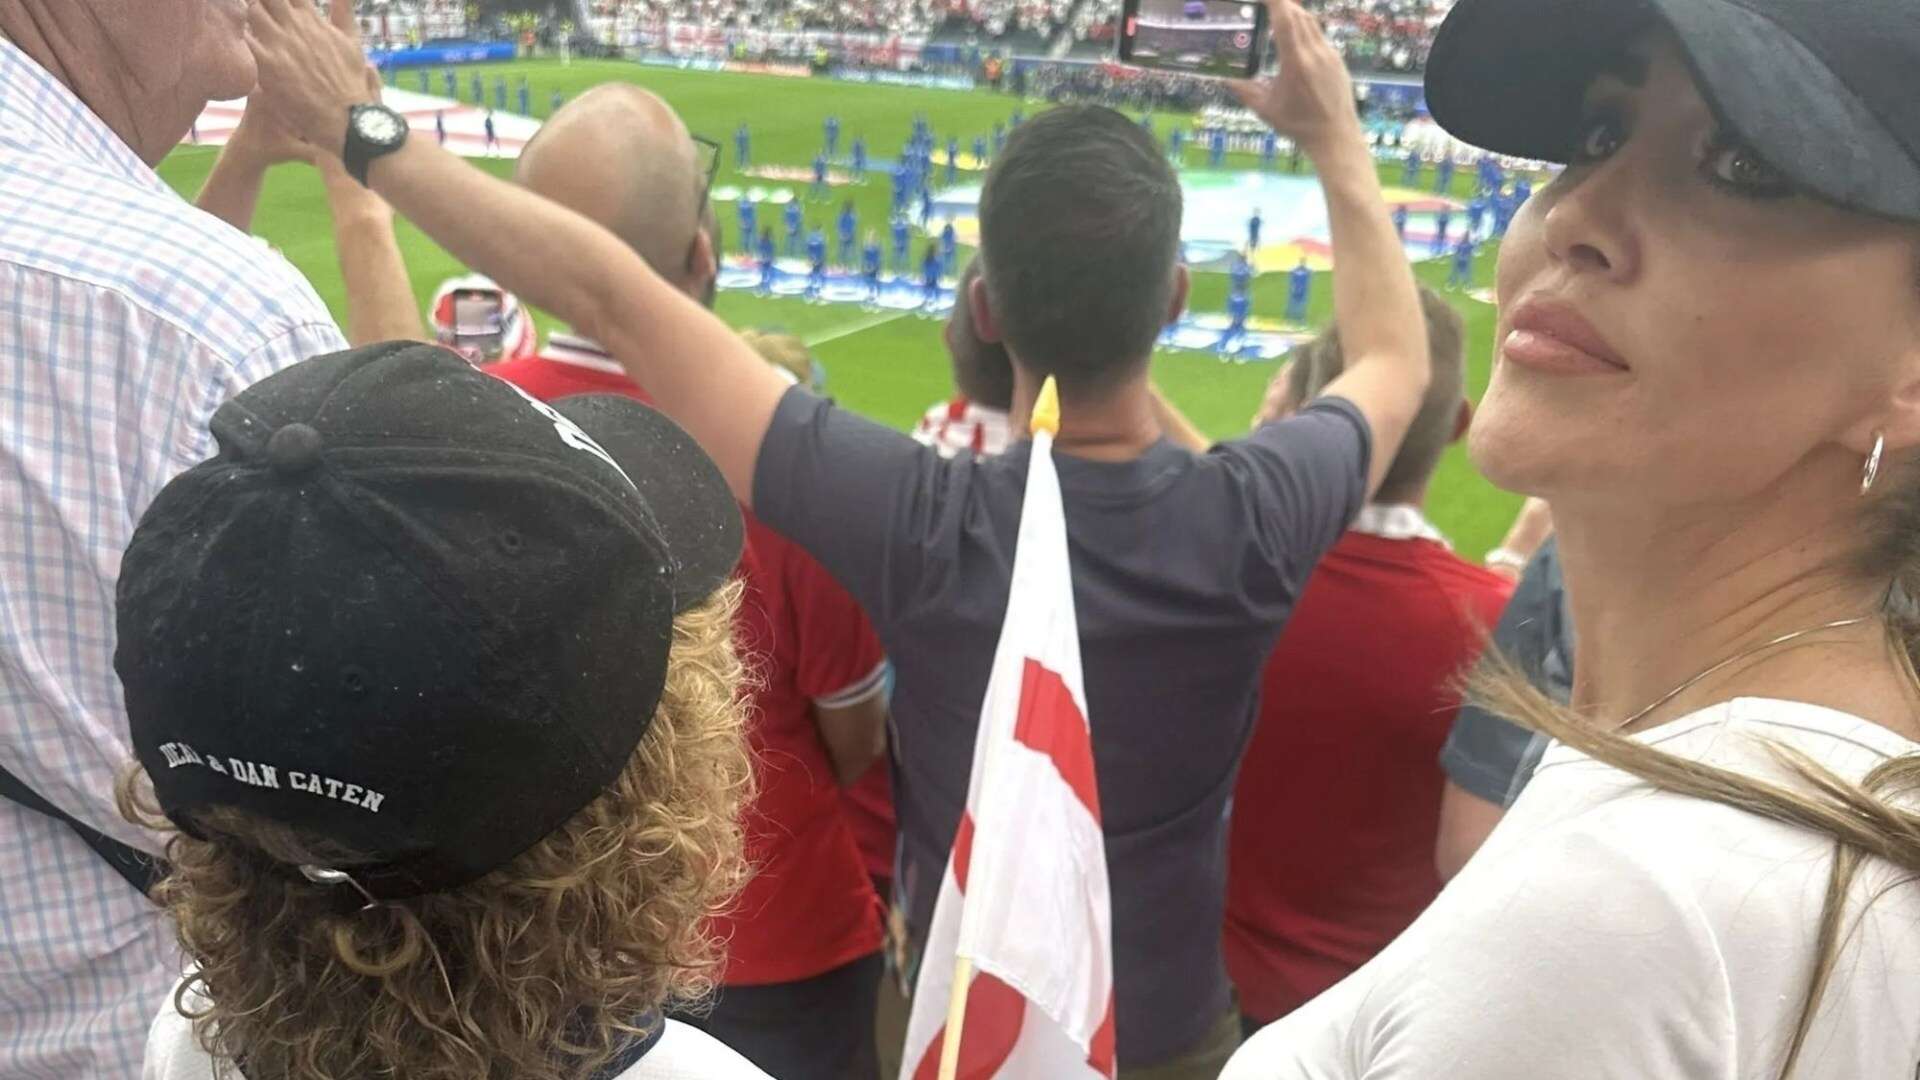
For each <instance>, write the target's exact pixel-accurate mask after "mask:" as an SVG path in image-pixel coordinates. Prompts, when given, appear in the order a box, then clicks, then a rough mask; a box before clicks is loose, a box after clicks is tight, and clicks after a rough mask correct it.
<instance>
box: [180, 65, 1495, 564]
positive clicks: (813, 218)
mask: <svg viewBox="0 0 1920 1080" xmlns="http://www.w3.org/2000/svg"><path fill="white" fill-rule="evenodd" d="M480 70H481V72H482V74H484V75H485V77H486V82H487V85H488V87H489V93H490V92H491V86H492V82H493V76H494V75H496V74H498V75H502V76H505V77H506V78H507V80H508V83H509V85H510V86H514V85H517V82H518V80H519V78H520V77H522V76H525V77H526V79H527V80H528V82H529V84H530V86H531V89H532V98H533V102H534V107H535V109H536V114H537V115H539V116H542V117H544V116H545V111H546V109H547V108H548V102H549V101H550V99H551V96H552V94H553V93H554V92H555V91H558V92H560V93H562V94H564V95H566V97H567V98H569V99H571V98H573V97H574V96H576V95H577V94H579V93H580V92H581V91H583V90H585V89H587V88H589V87H591V86H595V85H598V84H600V83H603V82H609V81H615V80H619V81H626V82H633V83H638V84H640V85H643V86H646V87H648V88H650V89H652V90H654V91H655V92H657V93H659V94H661V95H662V96H663V97H665V98H666V99H667V100H668V101H670V102H672V103H673V105H674V107H675V108H676V109H677V110H679V112H680V114H681V116H683V117H684V118H685V119H686V122H687V125H688V127H689V128H691V129H692V130H693V131H694V132H695V133H696V134H700V135H705V136H706V137H708V138H711V139H713V140H714V141H716V142H719V143H720V144H721V145H722V146H723V147H724V148H725V150H724V153H723V155H722V162H721V167H720V175H719V178H718V179H717V181H716V183H717V184H721V185H725V184H733V183H743V184H747V183H758V184H761V185H763V186H778V183H777V182H769V181H764V180H754V179H752V178H742V177H739V176H738V174H737V173H736V171H735V168H734V161H733V132H734V129H735V128H736V127H738V126H739V124H740V122H741V121H742V120H746V121H747V122H748V123H749V124H750V125H751V129H752V155H753V160H754V161H755V162H757V163H766V162H772V163H779V164H784V165H790V166H794V167H804V166H806V165H808V164H809V163H811V162H812V160H813V156H814V154H815V153H816V152H818V150H819V148H820V146H821V144H822V141H823V138H824V136H823V131H822V124H823V122H824V120H825V118H826V117H827V116H828V115H829V114H831V115H836V116H838V117H839V118H840V121H841V152H842V154H844V153H845V152H846V146H847V145H849V144H850V143H851V142H852V140H853V138H854V137H855V136H856V135H861V134H864V135H865V136H866V138H867V141H868V144H869V147H870V150H871V152H872V154H873V156H874V157H876V158H884V159H891V158H892V157H893V156H894V154H895V153H896V152H897V151H898V150H899V148H900V146H901V145H902V144H903V143H905V141H906V138H907V135H908V133H909V130H910V127H911V124H912V119H913V117H914V115H915V114H916V113H918V114H923V115H925V116H926V117H927V119H928V121H929V122H930V123H931V124H932V127H933V130H934V132H935V133H936V137H937V138H938V140H939V147H938V148H937V152H936V157H935V160H936V174H938V173H939V172H940V171H941V170H942V169H943V168H944V165H945V156H944V144H945V138H946V135H947V134H948V133H949V132H951V133H954V134H956V135H958V136H959V137H960V141H961V147H962V151H963V153H964V152H965V151H966V150H967V149H969V148H970V146H971V144H972V138H973V136H974V135H975V134H986V133H988V132H990V131H991V129H992V126H993V124H994V122H996V121H1001V122H1004V121H1005V120H1006V119H1007V118H1008V116H1009V115H1010V114H1011V113H1012V112H1013V111H1014V110H1015V109H1016V108H1022V107H1024V108H1025V110H1026V112H1027V113H1028V115H1032V114H1033V113H1034V112H1035V111H1036V109H1037V106H1034V105H1032V104H1027V105H1024V106H1023V105H1022V104H1021V103H1020V102H1018V101H1017V100H1016V99H1014V98H1011V97H1008V96H1005V95H1001V94H995V93H991V92H988V91H984V90H982V91H975V92H961V91H946V90H917V89H905V88H900V87H890V86H887V87H883V86H867V85H857V84H850V83H841V82H834V81H829V80H825V79H795V78H781V77H777V76H769V75H746V74H719V73H709V72H685V71H677V70H671V69H662V68H650V67H643V66H640V65H636V64H630V63H626V62H622V61H576V62H575V63H573V64H572V65H571V66H569V67H562V66H560V64H559V63H558V62H557V61H527V62H518V63H506V64H491V65H483V66H482V67H481V69H480ZM471 75H472V72H471V71H470V70H462V71H461V73H460V86H461V90H462V92H463V93H466V92H468V90H467V87H468V84H469V83H470V82H471ZM432 82H433V84H434V85H433V88H432V91H431V92H434V93H438V92H439V89H440V87H439V83H440V79H439V75H438V72H437V69H436V70H435V73H434V75H433V78H432ZM398 84H399V85H400V86H402V87H404V88H405V89H409V90H418V89H419V82H418V76H417V75H415V74H413V73H411V72H402V73H401V75H400V77H399V83H398ZM1157 127H1158V128H1159V132H1160V135H1161V137H1162V138H1164V137H1165V134H1166V132H1167V130H1168V125H1167V121H1166V119H1161V120H1160V121H1159V123H1158V124H1157ZM214 153H215V152H214V151H212V150H210V149H205V148H199V147H182V148H181V149H180V150H178V151H176V152H175V153H174V154H173V155H172V156H171V157H169V158H168V159H167V160H166V161H165V162H164V163H163V164H162V165H161V168H160V174H161V175H162V176H163V177H164V178H165V179H166V180H167V181H168V182H169V183H171V184H172V185H173V186H174V187H175V188H177V189H178V190H180V191H181V192H183V193H186V194H187V195H188V196H189V197H191V195H192V194H193V193H195V192H197V191H198V190H199V188H200V185H201V183H202V182H203V181H204V180H205V179H206V175H207V172H208V170H209V169H211V168H212V165H213V160H214ZM1188 155H1189V158H1188V160H1189V161H1190V162H1192V163H1195V164H1197V163H1198V162H1199V161H1200V160H1201V159H1202V157H1203V156H1204V150H1202V149H1199V148H1195V147H1192V146H1189V147H1188ZM1233 163H1237V164H1241V165H1244V166H1246V167H1256V166H1257V162H1256V161H1255V160H1254V159H1253V158H1251V157H1250V156H1247V155H1234V156H1233V157H1232V158H1231V159H1230V164H1233ZM478 164H479V165H480V167H482V168H485V169H488V170H490V171H492V172H494V173H496V174H498V175H502V176H506V175H510V173H511V165H510V164H509V163H506V162H498V161H482V162H479V163H478ZM1382 172H1383V176H1385V177H1386V178H1387V179H1388V181H1389V182H1392V183H1397V182H1398V180H1399V173H1400V168H1399V166H1398V165H1397V164H1394V165H1388V166H1383V170H1382ZM1461 173H1462V175H1460V176H1459V177H1457V178H1456V188H1457V193H1459V194H1465V192H1466V185H1468V184H1470V183H1471V182H1472V176H1471V173H1472V170H1470V169H1468V170H1461ZM965 179H966V178H965V176H964V174H963V177H962V182H965ZM785 186H788V187H791V188H794V189H795V190H796V191H800V192H804V190H805V187H806V185H805V184H804V183H792V184H787V185H785ZM889 186H890V185H889V184H888V182H887V180H886V179H885V178H884V177H881V176H878V175H876V176H875V177H874V178H873V179H872V181H871V182H870V183H868V184H866V185H865V186H863V187H854V188H836V189H835V192H834V195H833V198H832V199H831V200H828V201H823V202H819V203H810V204H807V209H808V221H809V224H810V225H811V224H813V223H816V222H817V223H819V224H820V225H822V226H823V227H825V230H826V231H827V233H828V235H829V236H830V237H831V236H832V235H833V230H832V228H831V224H832V220H831V219H832V218H833V217H834V216H836V215H837V214H838V213H839V209H840V205H841V203H842V202H843V201H844V200H845V199H848V198H851V199H853V200H854V202H855V205H856V206H857V207H858V210H859V214H860V219H861V222H862V233H863V235H864V233H865V231H866V229H867V228H869V227H875V228H878V227H882V226H883V225H884V223H885V221H886V213H887V210H888V197H889ZM719 218H720V223H721V229H722V232H723V234H724V236H725V240H726V243H727V245H728V247H729V248H733V247H735V246H736V245H735V237H734V231H735V228H736V224H737V219H736V218H735V217H734V215H733V211H732V207H731V206H730V205H722V206H721V207H719ZM761 218H762V224H763V225H764V224H767V223H768V218H769V214H768V212H767V211H766V210H765V209H764V208H763V210H762V214H761ZM254 228H255V230H256V231H257V232H258V233H259V234H260V235H261V236H262V237H264V238H265V239H266V240H268V241H269V242H271V243H272V244H274V245H275V246H276V247H278V248H279V249H280V250H281V251H282V252H284V253H285V254H286V256H287V258H288V259H289V260H290V261H292V263H293V264H294V265H295V266H296V267H298V268H299V269H300V271H301V272H302V273H304V274H305V275H306V276H307V278H308V280H310V281H312V282H313V284H314V287H315V289H317V290H318V291H319V293H320V296H321V298H322V299H323V300H325V301H326V302H327V304H328V305H329V306H330V307H331V308H332V309H333V310H334V311H335V312H336V313H337V314H344V312H345V310H346V307H345V297H344V290H343V287H342V284H341V280H340V272H339V269H338V266H337V264H336V263H335V261H334V256H333V239H332V231H331V226H330V223H329V221H328V217H327V208H326V197H325V193H324V191H323V190H322V188H321V185H320V181H319V178H318V176H317V175H315V174H314V173H313V172H312V171H311V170H310V169H306V168H305V167H302V166H282V167H280V168H278V169H275V170H274V171H273V173H272V174H271V175H270V176H269V177H268V179H267V184H266V187H265V190H264V192H263V194H262V196H261V201H260V208H259V212H258V214H257V215H256V217H255V220H254ZM399 236H400V245H401V250H402V251H403V252H404V253H405V255H406V259H407V266H408V270H409V273H410V274H411V276H412V279H413V287H414V291H415V293H416V294H418V296H419V297H420V300H421V302H422V304H423V305H424V303H425V302H426V300H427V298H428V297H430V296H431V295H432V291H433V289H434V288H435V287H436V286H437V285H438V284H439V283H440V282H441V281H442V280H443V279H445V278H447V277H450V276H452V275H454V274H456V273H460V272H462V269H463V268H462V267H461V266H460V265H459V264H458V263H456V262H455V261H454V260H453V259H452V258H451V257H449V256H448V255H447V254H446V253H445V252H444V251H442V250H441V249H440V248H439V247H438V246H437V245H436V244H434V243H433V242H432V241H430V240H428V239H427V238H426V237H425V236H424V235H423V234H421V233H420V231H419V230H417V229H415V228H413V226H412V225H410V224H408V223H406V222H404V221H403V222H401V223H400V224H399ZM883 243H884V235H883ZM1493 247H1494V246H1493V245H1486V248H1485V250H1483V251H1482V253H1481V255H1480V265H1479V268H1478V280H1480V281H1482V282H1485V281H1487V280H1489V278H1490V275H1491V273H1492V265H1493V259H1494V255H1495V252H1494V250H1493ZM919 250H921V248H920V242H916V246H915V251H916V253H917V252H918V251H919ZM963 258H964V255H963ZM1417 273H1418V274H1419V276H1420V278H1421V280H1423V281H1426V282H1428V283H1429V284H1433V285H1436V286H1437V285H1440V284H1441V283H1443V282H1444V281H1445V280H1446V274H1447V267H1446V264H1445V262H1444V261H1435V262H1431V263H1423V264H1421V265H1420V266H1419V267H1418V268H1417ZM1285 277H1286V275H1284V274H1267V275H1264V276H1262V277H1261V278H1260V279H1258V280H1257V281H1256V283H1255V287H1254V313H1255V315H1256V316H1267V317H1271V318H1276V319H1277V318H1278V317H1279V316H1280V314H1281V312H1282V311H1283V310H1284V308H1285V305H1286V281H1285ZM1326 277H1327V275H1321V279H1320V280H1317V281H1316V282H1315V286H1314V294H1313V304H1312V307H1311V309H1310V314H1309V318H1310V320H1311V321H1313V322H1314V323H1315V324H1316V325H1319V324H1323V323H1325V322H1326V321H1328V320H1329V319H1330V318H1331V316H1332V310H1331V309H1332V295H1331V286H1330V282H1329V281H1328V280H1326ZM1226 284H1227V283H1226V279H1225V275H1222V274H1213V273H1197V274H1195V275H1194V287H1193V301H1192V302H1193V306H1194V308H1195V309H1197V310H1201V311H1220V310H1222V309H1223V308H1224V307H1225V303H1226ZM1453 299H1454V302H1455V304H1456V305H1457V306H1458V307H1459V308H1460V311H1461V313H1462V314H1463V315H1464V316H1465V317H1466V324H1467V331H1468V333H1467V349H1468V363H1467V383H1468V392H1469V393H1470V394H1471V395H1472V396H1473V397H1475V398H1476V399H1477V398H1478V397H1479V395H1480V394H1481V393H1482V392H1483V391H1484V390H1485V388H1486V382H1487V376H1488V368H1489V365H1490V362H1491V357H1492V353H1493V309H1492V308H1491V307H1489V306H1487V305H1485V304H1481V303H1478V302H1476V301H1473V300H1471V299H1468V298H1466V297H1465V296H1462V295H1459V294H1454V296H1453ZM718 310H719V312H720V314H721V316H722V317H723V318H725V319H726V320H727V321H729V322H730V323H732V324H734V325H736V326H741V327H748V326H754V327H764V328H778V329H784V330H786V331H789V332H792V333H795V334H798V335H799V336H800V337H801V338H803V339H805V340H806V341H808V342H809V343H810V344H812V345H814V347H815V352H816V354H817V355H818V356H819V358H820V360H821V362H822V363H823V364H824V365H825V366H826V368H827V372H828V385H829V389H830V390H831V392H832V393H833V395H834V396H835V397H836V398H837V399H838V400H839V401H840V402H841V403H842V404H844V405H846V406H848V407H850V408H853V409H856V410H858V411H860V412H862V413H865V414H866V415H869V416H872V417H874V418H875V419H877V420H880V421H882V422H884V423H887V424H891V425H893V426H895V427H900V428H905V427H908V426H909V425H911V424H912V423H913V422H914V421H915V420H917V419H918V418H919V416H920V413H921V412H922V411H923V410H924V409H925V408H926V406H927V405H928V404H930V403H932V402H934V401H937V400H942V399H944V398H945V397H946V396H947V395H948V393H949V392H950V380H949V376H948V370H947V360H946V354H945V351H944V349H943V347H942V345H941V342H940V324H939V323H938V322H935V321H932V320H927V319H921V318H918V317H916V316H912V315H906V316H894V315H892V313H887V312H882V313H869V312H865V311H862V310H860V309H858V308H855V307H849V306H825V307H819V306H812V305H808V304H806V303H805V302H803V301H800V300H797V299H780V298H761V297H757V296H751V295H747V294H743V293H737V292H733V293H722V294H721V296H720V299H719V304H718ZM1274 370H1275V368H1274V367H1273V366H1272V365H1263V364H1249V365H1234V364H1224V363H1221V362H1219V361H1218V360H1216V359H1214V358H1213V357H1212V356H1210V355H1207V354H1202V353H1189V352H1177V351H1168V352H1162V353H1160V354H1158V355H1157V356H1156V357H1155V359H1154V377H1155V379H1156V380H1157V381H1158V382H1159V384H1160V386H1161V388H1162V389H1163V390H1164V391H1165V392H1166V393H1167V395H1168V396H1169V397H1170V398H1171V399H1172V400H1173V401H1174V402H1175V403H1176V404H1178V405H1179V406H1180V408H1181V409H1183V410H1185V411H1186V412H1187V414H1188V415H1189V416H1191V417H1192V418H1193V421H1194V422H1195V423H1196V424H1198V425H1199V426H1200V428H1201V429H1202V430H1204V431H1206V432H1207V433H1208V434H1210V435H1213V436H1217V437H1224V436H1230V435H1235V434H1238V433H1240V432H1242V431H1243V430H1244V429H1245V427H1246V423H1247V418H1248V417H1249V416H1251V415H1252V413H1253V410H1254V408H1255V406H1257V405H1258V404H1259V401H1260V397H1261V393H1262V390H1263V389H1264V387H1265V385H1266V381H1267V379H1268V377H1269V376H1270V375H1271V374H1272V373H1273V371H1274ZM1518 507H1519V499H1518V497H1516V496H1513V495H1510V494H1508V493H1506V492H1503V491H1499V490H1497V489H1495V488H1494V487H1493V486H1492V485H1490V484H1488V483H1487V482H1486V481H1485V480H1484V479H1482V478H1481V477H1480V475H1479V474H1478V473H1477V472H1476V471H1475V470H1474V469H1473V467H1472V466H1471V465H1470V464H1469V463H1468V461H1467V460H1466V456H1465V454H1464V453H1463V452H1462V451H1461V448H1460V447H1457V446H1456V447H1454V448H1452V449H1451V450H1449V451H1448V453H1447V455H1446V457H1445V458H1444V460H1443V461H1442V462H1441V465H1440V469H1439V472H1438V473H1437V474H1436V475H1435V477H1434V482H1433V488H1432V492H1431V494H1430V496H1429V499H1428V506H1427V511H1428V515H1429V516H1430V517H1431V518H1432V519H1433V521H1434V523H1435V524H1436V525H1437V526H1439V528H1440V529H1441V530H1442V531H1443V532H1445V533H1446V534H1447V535H1448V536H1449V537H1451V538H1452V540H1453V542H1454V545H1455V546H1456V548H1457V549H1458V550H1459V551H1460V552H1461V554H1463V555H1465V556H1467V557H1469V558H1478V557H1479V556H1480V555H1482V554H1483V553H1485V552H1486V551H1487V550H1488V549H1489V548H1491V547H1493V546H1494V545H1495V544H1497V543H1498V542H1499V540H1500V537H1501V536H1502V535H1503V534H1504V533H1505V531H1506V529H1507V526H1508V525H1509V524H1510V523H1511V522H1512V519H1513V515H1514V513H1515V511H1516V510H1517V509H1518Z"/></svg>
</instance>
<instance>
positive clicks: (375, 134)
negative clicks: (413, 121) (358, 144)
mask: <svg viewBox="0 0 1920 1080" xmlns="http://www.w3.org/2000/svg"><path fill="white" fill-rule="evenodd" d="M353 128H354V131H355V132H356V133H357V134H358V135H359V136H360V137H361V138H362V139H365V140H366V141H367V142H370V143H373V144H374V145H375V146H388V145H391V144H393V143H395V142H398V141H399V140H400V137H401V136H402V135H405V134H406V132H407V127H406V123H405V121H403V120H401V119H400V117H398V116H396V115H394V114H393V113H391V112H388V111H387V110H386V109H362V110H360V111H359V112H358V113H356V114H355V115H354V118H353Z"/></svg>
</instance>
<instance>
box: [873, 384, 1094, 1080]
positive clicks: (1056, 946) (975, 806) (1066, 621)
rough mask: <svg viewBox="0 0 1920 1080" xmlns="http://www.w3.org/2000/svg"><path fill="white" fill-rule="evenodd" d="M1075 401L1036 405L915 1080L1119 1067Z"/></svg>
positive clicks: (934, 937) (916, 1021)
mask: <svg viewBox="0 0 1920 1080" xmlns="http://www.w3.org/2000/svg"><path fill="white" fill-rule="evenodd" d="M1059 416H1060V405H1059V396H1058V393H1057V392H1056V390H1055V388H1054V383H1053V380H1052V379H1048V380H1047V383H1046V387H1045V388H1044V389H1043V390H1042V391H1041V393H1040V400H1039V402H1037V403H1036V404H1035V406H1034V420H1033V459H1032V462H1031V463H1030V464H1029V466H1028V471H1027V491H1026V501H1025V504H1024V506H1023V508H1022V510H1021V514H1020V537H1019V547H1018V549H1017V550H1016V552H1015V556H1014V562H1013V585H1012V591H1011V592H1010V594H1009V596H1008V599H1007V618H1006V622H1005V624H1004V625H1003V626H1002V628H1001V631H1000V645H999V648H998V649H997V651H996V652H995V653H994V659H993V673H992V675H991V677H990V678H989V679H988V682H987V696H986V701H985V703H984V704H983V705H982V707H981V712H980V730H979V734H978V736H977V737H976V738H975V740H974V747H973V775H972V778H971V780H970V781H969V783H968V789H967V809H966V813H965V814H964V815H962V816H961V819H960V829H959V832H958V833H957V834H956V835H955V837H954V841H953V853H952V855H951V856H949V857H948V860H947V872H946V874H945V876H944V877H943V878H942V879H941V883H940V898H939V903H938V906H937V907H935V909H934V913H933V927H932V930H931V932H930V933H929V935H928V939H927V946H926V951H925V953H924V959H923V960H922V962H921V966H920V977H919V982H918V984H917V986H916V988H915V992H914V996H913V1017H912V1020H911V1022H910V1023H909V1024H908V1026H907V1053H906V1057H905V1062H904V1064H903V1066H902V1070H901V1080H990V1078H1004V1080H1042V1078H1044V1080H1094V1078H1097V1077H1107V1078H1111V1077H1112V1076H1113V1074H1114V1062H1113V915H1112V905H1111V903H1110V900H1109V893H1108V889H1107V855H1106V845H1105V842H1104V839H1103V836H1102V834H1101V831H1100V795H1099V792H1098V790H1097V789H1096V788H1095V785H1094V774H1093V740H1092V737H1091V734H1090V732H1089V729H1088V726H1087V696H1086V690H1085V688H1084V686H1083V685H1082V678H1081V673H1080V632H1079V625H1078V623H1077V622H1076V621H1075V619H1074V611H1073V577H1072V574H1071V572H1070V569H1069V567H1068V564H1067V524H1066V518H1065V516H1064V515H1063V513H1062V510H1061V505H1060V479H1059V476H1058V475H1057V474H1056V473H1055V472H1054V467H1053V435H1054V433H1055V432H1056V431H1058V430H1059V422H1060V421H1059Z"/></svg>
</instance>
